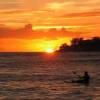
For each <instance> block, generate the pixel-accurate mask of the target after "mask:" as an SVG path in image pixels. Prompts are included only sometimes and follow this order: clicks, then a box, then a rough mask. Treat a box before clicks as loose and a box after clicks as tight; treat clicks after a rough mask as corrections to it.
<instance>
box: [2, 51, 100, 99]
mask: <svg viewBox="0 0 100 100" xmlns="http://www.w3.org/2000/svg"><path fill="white" fill-rule="evenodd" d="M85 70H87V71H88V72H89V73H90V75H91V77H92V78H91V84H90V85H89V86H85V85H83V84H76V83H67V82H64V81H65V80H66V81H70V80H71V79H75V78H76V76H75V75H74V74H73V73H72V72H73V71H76V72H77V73H79V74H81V75H82V73H83V72H84V71H85ZM74 99H75V100H100V53H95V52H94V53H88V52H87V53H62V54H61V53H59V54H56V53H55V54H43V53H0V100H74Z"/></svg>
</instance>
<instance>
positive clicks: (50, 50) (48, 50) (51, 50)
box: [46, 49, 54, 53]
mask: <svg viewBox="0 0 100 100" xmlns="http://www.w3.org/2000/svg"><path fill="white" fill-rule="evenodd" d="M46 52H47V53H53V52H54V50H53V49H47V50H46Z"/></svg>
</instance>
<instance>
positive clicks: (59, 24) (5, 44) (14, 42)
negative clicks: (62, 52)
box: [0, 0, 100, 51]
mask: <svg viewBox="0 0 100 100" xmlns="http://www.w3.org/2000/svg"><path fill="white" fill-rule="evenodd" d="M28 24H31V25H32V26H31V25H28ZM25 25H26V27H25ZM49 28H57V29H58V30H57V29H51V30H49ZM64 28H66V29H64ZM40 29H43V30H45V29H48V30H46V31H40ZM93 36H100V0H0V51H45V50H46V49H49V48H51V49H57V48H58V47H59V45H60V44H62V43H64V42H67V43H68V44H70V40H71V38H74V37H85V38H86V37H93Z"/></svg>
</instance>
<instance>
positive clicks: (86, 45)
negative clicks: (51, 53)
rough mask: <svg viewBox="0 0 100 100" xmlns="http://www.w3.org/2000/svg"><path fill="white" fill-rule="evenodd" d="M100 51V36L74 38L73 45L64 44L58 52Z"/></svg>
mask: <svg viewBox="0 0 100 100" xmlns="http://www.w3.org/2000/svg"><path fill="white" fill-rule="evenodd" d="M70 51H71V52H100V37H93V38H92V39H84V38H74V39H72V41H71V45H70V46H69V45H67V43H64V44H62V45H61V46H60V47H59V50H58V51H57V52H70Z"/></svg>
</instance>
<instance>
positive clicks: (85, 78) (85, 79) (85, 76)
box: [82, 71, 90, 83]
mask: <svg viewBox="0 0 100 100" xmlns="http://www.w3.org/2000/svg"><path fill="white" fill-rule="evenodd" d="M82 78H83V82H84V83H89V82H90V75H89V74H88V72H87V71H85V72H84V76H83V77H82Z"/></svg>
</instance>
